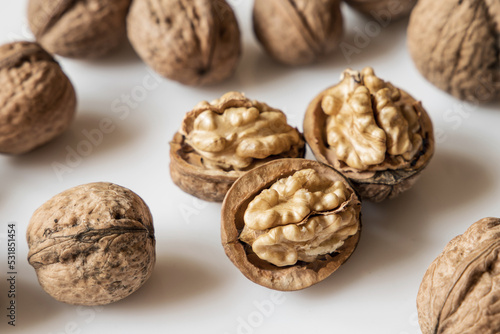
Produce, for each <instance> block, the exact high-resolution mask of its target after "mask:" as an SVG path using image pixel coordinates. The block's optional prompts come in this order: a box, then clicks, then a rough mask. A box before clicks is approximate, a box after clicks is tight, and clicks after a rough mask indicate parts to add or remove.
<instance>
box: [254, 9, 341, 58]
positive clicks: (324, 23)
mask: <svg viewBox="0 0 500 334" xmlns="http://www.w3.org/2000/svg"><path fill="white" fill-rule="evenodd" d="M253 28H254V31H255V35H256V36H257V39H258V40H259V42H260V43H261V44H262V46H263V47H264V49H265V50H266V52H267V53H268V54H269V55H270V56H272V57H273V58H274V59H276V60H277V61H279V62H281V63H284V64H287V65H292V66H296V65H305V64H309V63H312V62H315V61H317V60H318V58H321V57H325V56H326V55H328V54H330V53H331V52H332V51H334V50H335V49H336V48H337V46H338V45H339V43H340V39H341V38H342V34H343V19H342V13H341V11H340V1H339V0H323V1H308V0H256V1H255V3H254V8H253Z"/></svg>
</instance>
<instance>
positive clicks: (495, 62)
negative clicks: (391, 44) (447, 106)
mask: <svg viewBox="0 0 500 334" xmlns="http://www.w3.org/2000/svg"><path fill="white" fill-rule="evenodd" d="M408 46H409V49H410V53H411V56H412V57H413V60H414V62H415V65H416V66H417V68H418V70H419V71H420V73H422V75H423V76H424V77H426V78H427V80H429V81H430V82H431V83H433V84H434V85H436V86H437V87H438V88H440V89H442V90H444V91H446V92H448V93H450V94H452V95H453V96H455V97H457V98H459V99H463V100H468V101H488V100H493V99H497V98H498V97H499V96H500V56H499V50H500V1H498V0H462V1H457V0H440V1H435V0H420V1H419V2H418V4H417V6H416V7H415V9H414V11H413V13H412V15H411V17H410V23H409V26H408Z"/></svg>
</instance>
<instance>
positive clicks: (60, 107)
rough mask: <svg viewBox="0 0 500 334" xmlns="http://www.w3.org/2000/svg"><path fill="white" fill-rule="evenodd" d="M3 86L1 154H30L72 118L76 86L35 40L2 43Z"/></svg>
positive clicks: (0, 96)
mask: <svg viewBox="0 0 500 334" xmlns="http://www.w3.org/2000/svg"><path fill="white" fill-rule="evenodd" d="M0 87H2V89H0V110H2V112H1V113H0V153H7V154H23V153H27V152H29V151H31V150H33V149H35V148H37V147H39V146H41V145H43V144H45V143H47V142H49V141H50V140H52V139H54V138H55V137H57V136H58V135H60V134H61V133H62V132H63V131H65V130H66V129H67V128H68V127H69V125H70V124H71V121H72V120H73V116H74V114H75V109H76V94H75V90H74V88H73V85H72V84H71V82H70V81H69V79H68V77H67V76H66V75H65V74H64V72H63V70H62V69H61V67H60V66H59V64H58V63H57V62H56V61H55V60H54V58H52V56H51V55H49V54H48V53H47V52H46V51H45V50H43V49H42V48H41V47H40V45H38V44H36V43H30V42H15V43H10V44H5V45H2V46H0Z"/></svg>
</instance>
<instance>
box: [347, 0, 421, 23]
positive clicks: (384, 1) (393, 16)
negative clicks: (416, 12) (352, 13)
mask: <svg viewBox="0 0 500 334" xmlns="http://www.w3.org/2000/svg"><path fill="white" fill-rule="evenodd" d="M345 2H346V3H347V4H348V5H349V6H351V7H352V8H354V9H356V10H357V11H359V12H361V13H363V14H366V15H371V16H373V17H375V18H376V19H382V20H384V21H383V22H392V21H394V20H397V19H399V18H402V17H405V16H408V15H409V14H410V12H411V10H412V9H413V7H414V6H415V5H416V3H417V0H345Z"/></svg>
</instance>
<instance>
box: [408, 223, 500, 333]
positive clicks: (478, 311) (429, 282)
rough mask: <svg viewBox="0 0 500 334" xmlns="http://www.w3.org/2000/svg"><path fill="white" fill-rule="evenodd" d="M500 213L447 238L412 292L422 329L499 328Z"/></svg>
mask: <svg viewBox="0 0 500 334" xmlns="http://www.w3.org/2000/svg"><path fill="white" fill-rule="evenodd" d="M499 286H500V219H498V218H483V219H481V220H479V221H478V222H476V223H474V224H473V225H472V226H471V227H470V228H469V229H467V231H465V233H464V234H462V235H460V236H457V237H456V238H454V239H453V240H451V241H450V242H449V243H448V244H447V245H446V247H445V248H444V250H443V252H442V253H441V254H440V255H439V256H438V257H437V258H436V259H435V260H434V262H432V264H431V265H430V266H429V268H428V269H427V272H426V273H425V276H424V278H423V280H422V283H421V285H420V290H419V291H418V295H417V308H418V320H419V323H420V328H421V330H422V334H457V333H464V334H465V333H471V334H472V333H481V334H496V333H500V308H499V300H500V296H499V295H500V288H499Z"/></svg>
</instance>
